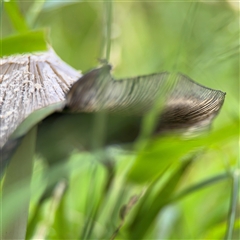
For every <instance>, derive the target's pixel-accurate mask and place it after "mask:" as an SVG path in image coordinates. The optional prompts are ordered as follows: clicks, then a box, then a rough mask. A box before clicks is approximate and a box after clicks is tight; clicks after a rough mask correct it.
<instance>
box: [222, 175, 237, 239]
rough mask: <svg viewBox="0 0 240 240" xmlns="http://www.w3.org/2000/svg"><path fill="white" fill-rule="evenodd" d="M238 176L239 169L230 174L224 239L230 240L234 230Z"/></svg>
mask: <svg viewBox="0 0 240 240" xmlns="http://www.w3.org/2000/svg"><path fill="white" fill-rule="evenodd" d="M239 176H240V171H239V170H238V171H237V170H236V171H235V172H234V173H233V175H232V193H231V201H230V209H229V218H228V225H227V232H226V236H225V238H224V239H225V240H231V239H232V235H233V231H234V224H235V219H236V213H237V206H238V194H239Z"/></svg>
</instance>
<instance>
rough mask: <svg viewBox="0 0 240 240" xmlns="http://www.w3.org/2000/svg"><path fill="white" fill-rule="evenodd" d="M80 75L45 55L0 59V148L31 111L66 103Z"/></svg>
mask: <svg viewBox="0 0 240 240" xmlns="http://www.w3.org/2000/svg"><path fill="white" fill-rule="evenodd" d="M80 77H81V73H80V72H78V71H76V70H75V69H74V68H72V67H70V66H69V65H67V64H66V63H65V62H63V61H62V60H61V59H60V58H59V57H58V56H57V55H56V53H55V52H54V51H53V50H52V49H50V50H49V51H47V52H40V53H35V54H33V53H31V54H23V55H15V56H9V57H4V58H1V59H0V147H2V146H3V145H4V144H5V143H6V141H7V139H8V137H9V136H10V135H11V134H12V133H13V132H14V130H15V129H16V128H17V126H18V125H19V124H20V123H21V122H22V121H23V120H24V119H25V118H27V117H28V116H29V114H31V113H32V112H33V111H35V110H37V109H40V108H43V107H45V106H48V105H50V104H53V103H57V102H61V101H64V100H65V95H66V93H67V92H68V90H69V88H70V87H71V86H72V84H73V83H74V82H75V81H76V80H78V79H79V78H80Z"/></svg>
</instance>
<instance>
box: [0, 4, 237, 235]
mask: <svg viewBox="0 0 240 240" xmlns="http://www.w3.org/2000/svg"><path fill="white" fill-rule="evenodd" d="M18 4H19V6H20V12H21V14H22V16H23V18H24V19H25V20H24V21H26V23H27V25H28V26H30V27H31V29H32V30H34V29H38V28H47V29H48V31H49V36H48V39H49V41H50V44H51V45H52V46H53V48H54V50H55V51H56V52H57V53H58V54H59V55H60V57H61V58H62V59H63V60H65V61H66V62H67V63H69V64H70V65H72V66H73V67H75V68H76V69H80V70H82V71H83V72H84V71H86V70H88V69H90V68H93V67H95V66H96V65H97V64H98V58H104V57H105V56H104V52H105V51H104V49H103V47H104V45H105V42H104V41H105V37H104V34H105V33H106V25H105V24H106V23H105V18H106V14H107V12H106V11H105V8H104V3H103V2H102V1H99V2H91V1H84V2H83V1H74V2H72V1H67V2H66V1H56V2H55V1H50V0H49V1H45V2H38V1H37V0H36V1H32V2H24V1H20V2H18ZM14 16H15V15H13V14H9V11H7V9H3V12H2V22H3V24H2V37H8V36H9V35H12V34H14V33H16V31H19V32H22V31H21V28H22V30H24V28H25V27H24V26H25V25H24V26H23V25H22V27H21V26H20V25H18V26H16V25H15V24H13V25H12V23H14V22H17V19H18V17H19V15H16V18H15V17H14ZM112 16H113V18H112V37H111V41H112V48H111V55H110V62H111V63H112V64H113V66H114V75H115V76H116V78H118V77H119V78H120V77H130V76H135V75H142V74H149V73H153V72H161V71H165V70H168V71H174V72H175V71H177V72H182V73H184V74H185V75H188V76H189V77H191V78H192V79H194V80H195V81H197V82H199V83H201V84H203V85H205V86H208V87H211V88H214V89H220V90H222V91H224V92H226V93H227V95H226V100H225V103H224V105H223V108H222V110H221V112H220V114H219V116H218V117H217V118H216V120H215V121H214V124H213V127H212V131H211V133H210V134H206V135H204V136H203V137H201V138H196V139H191V140H189V139H188V140H186V139H185V138H179V137H178V138H177V137H169V138H161V137H158V138H154V139H152V140H149V141H147V142H146V143H143V144H142V143H138V144H137V145H136V147H135V149H136V151H134V152H133V151H122V150H120V149H119V148H118V146H114V147H110V148H108V149H107V150H106V151H105V150H102V151H98V152H96V153H91V154H90V153H85V152H84V153H79V152H78V151H77V150H76V151H75V152H73V154H72V156H71V158H70V159H69V160H68V161H66V162H65V163H64V164H59V166H58V167H56V168H55V169H54V170H53V171H52V172H51V173H50V174H49V175H50V180H49V181H54V178H55V177H56V176H57V175H59V174H61V173H62V172H65V171H66V170H67V171H68V172H69V178H70V180H69V183H68V188H67V191H66V193H65V195H64V194H63V192H64V191H65V190H66V187H67V184H66V180H65V179H63V180H62V181H61V182H59V184H58V186H57V188H56V189H55V192H54V194H53V195H52V197H51V198H50V199H49V200H47V201H46V202H44V204H43V205H41V208H40V209H38V208H39V207H38V205H37V203H38V201H39V198H40V195H41V193H42V192H43V190H44V186H46V178H45V175H44V174H45V173H44V171H45V170H46V168H47V166H46V163H45V162H44V161H43V159H41V158H40V157H39V156H36V163H35V167H34V175H33V182H32V186H33V188H32V191H33V194H32V202H31V207H30V217H29V227H28V236H29V238H31V239H43V238H45V239H79V238H80V239H103V238H104V239H111V236H112V239H113V236H115V235H116V239H222V238H224V237H225V239H237V236H238V234H239V229H240V228H239V207H240V206H239V204H238V206H237V209H238V212H236V210H235V209H233V210H232V211H231V207H230V206H232V207H234V206H236V205H237V204H236V203H234V199H236V195H238V194H239V193H238V190H239V189H238V188H237V187H236V186H235V185H236V181H237V180H236V179H238V178H239V169H238V167H239V150H238V149H239V145H238V138H239V92H240V91H239V90H240V89H239V9H236V8H234V7H233V5H231V4H229V3H228V2H227V1H215V2H206V1H205V2H204V1H185V2H182V1H179V2H177V1H167V2H154V1H153V2H151V1H150V2H147V1H146V2H138V1H130V2H119V1H116V2H113V13H112ZM9 17H11V19H13V20H10V18H9ZM14 19H15V21H14ZM19 28H20V29H19ZM21 41H23V40H20V42H21ZM6 46H7V47H6V48H9V49H10V48H11V47H10V46H9V45H6ZM18 46H20V43H19V45H17V44H16V46H14V47H15V48H16V52H18V49H17V48H18ZM9 49H6V50H4V51H6V52H10V50H9ZM93 127H94V126H93ZM116 127H117V126H116ZM88 131H89V134H90V132H91V129H86V132H88ZM46 137H47V136H46ZM96 137H97V136H96ZM237 169H238V170H237ZM233 173H234V174H233ZM234 184H235V185H234ZM234 186H235V187H234ZM133 196H135V198H134V199H133V198H132V197H133ZM131 198H132V199H133V200H131V201H130V199H131ZM12 199H14V194H13V196H12ZM11 204H12V203H11ZM13 205H14V204H13ZM124 205H125V207H124ZM36 212H37V215H36V214H35V213H36ZM234 214H235V215H236V217H237V219H238V220H237V221H236V222H235V223H234V222H233V221H232V220H231V218H229V217H228V216H229V215H230V216H232V217H233V216H234ZM119 215H120V216H119ZM227 229H228V231H227ZM229 229H230V230H229ZM232 229H234V230H233V234H232V236H231V233H232V231H231V230H232ZM118 230H119V231H118ZM117 232H118V234H117ZM226 232H227V233H226Z"/></svg>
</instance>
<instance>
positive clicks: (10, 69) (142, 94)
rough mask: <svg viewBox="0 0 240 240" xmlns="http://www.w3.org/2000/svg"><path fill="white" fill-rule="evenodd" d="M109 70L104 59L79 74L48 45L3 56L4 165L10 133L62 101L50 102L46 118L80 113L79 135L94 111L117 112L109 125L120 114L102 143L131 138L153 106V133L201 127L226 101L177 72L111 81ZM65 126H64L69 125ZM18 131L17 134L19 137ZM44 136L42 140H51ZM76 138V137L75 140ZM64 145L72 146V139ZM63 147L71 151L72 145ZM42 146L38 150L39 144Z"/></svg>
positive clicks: (1, 138) (12, 139)
mask: <svg viewBox="0 0 240 240" xmlns="http://www.w3.org/2000/svg"><path fill="white" fill-rule="evenodd" d="M110 70H111V66H110V65H108V64H105V65H103V66H102V67H100V68H96V69H93V70H91V71H89V72H88V73H86V74H85V75H83V76H82V75H81V74H80V73H79V72H78V71H76V70H75V69H73V68H72V67H70V66H68V65H67V64H66V63H64V62H63V61H62V60H61V59H59V57H58V56H57V55H56V54H55V53H54V51H53V50H52V49H50V50H49V51H48V52H43V53H38V54H27V55H18V56H10V57H6V58H3V59H2V60H1V73H2V75H1V82H0V83H1V85H0V87H1V88H0V89H1V95H0V117H1V126H0V133H1V135H0V147H1V151H2V159H1V162H2V163H3V164H2V168H4V166H5V163H6V162H7V160H8V159H9V158H10V156H11V153H12V152H13V151H14V149H15V148H16V146H17V144H18V142H19V141H16V139H17V138H16V137H15V136H16V134H15V135H14V131H15V130H16V129H17V127H18V126H19V125H20V124H21V123H22V122H24V121H26V120H27V119H28V118H29V116H30V115H33V114H34V113H35V112H37V111H38V110H39V109H40V110H41V109H46V108H49V106H51V105H52V104H54V103H62V105H61V106H60V107H56V108H55V107H53V110H52V111H50V112H48V113H47V114H45V115H44V117H45V116H47V115H50V114H51V113H52V112H54V111H56V110H59V111H62V110H63V109H64V110H68V112H70V113H73V112H78V113H79V114H80V117H79V118H78V119H77V121H79V122H78V125H77V127H76V128H79V129H78V134H77V135H79V132H80V131H81V129H83V130H84V129H85V128H86V127H85V126H84V125H85V123H86V122H88V124H89V122H90V121H89V118H91V116H92V115H93V114H95V113H98V112H101V111H104V112H105V113H108V114H109V116H117V117H115V118H110V120H109V121H110V124H109V126H108V127H109V128H111V123H112V119H115V120H116V118H117V119H118V121H119V119H122V120H121V121H119V125H118V126H117V128H118V130H119V131H116V133H115V135H112V134H111V138H110V139H107V140H106V144H111V143H113V142H120V143H121V142H128V141H130V142H131V141H133V140H134V139H135V138H136V137H137V135H138V134H139V129H140V123H141V119H142V117H143V116H144V115H146V114H148V113H150V112H151V111H152V109H155V110H156V113H157V114H156V118H157V121H156V126H155V128H154V131H153V132H154V133H156V134H157V133H164V132H172V131H174V132H176V131H177V132H181V133H184V134H189V133H192V132H198V131H201V130H202V129H205V128H207V127H209V126H210V124H211V122H212V120H213V118H214V117H215V116H216V115H217V113H218V112H219V110H220V108H221V106H222V104H223V102H224V98H225V93H223V92H221V91H218V90H214V89H210V88H207V87H204V86H202V85H200V84H198V83H195V82H194V81H193V80H191V79H189V78H188V77H187V76H185V75H183V74H180V73H179V74H176V75H174V74H173V75H172V74H170V73H168V72H163V73H156V74H151V75H146V76H138V77H133V78H127V79H122V80H115V79H114V78H113V77H112V75H111V73H110ZM77 79H79V80H78V81H77ZM64 112H66V111H64ZM85 113H86V114H87V113H88V114H87V120H86V119H85V118H84V117H85V116H86V114H85ZM84 114H85V115H84ZM89 114H90V115H89ZM91 114H92V115H91ZM125 116H127V118H128V121H129V119H131V121H129V122H130V124H128V123H126V121H125ZM122 117H123V118H122ZM39 120H42V118H40V119H39ZM133 120H134V121H133ZM135 120H136V121H135ZM81 121H83V122H81ZM84 121H85V122H84ZM46 122H47V121H46ZM36 123H37V122H36ZM120 125H121V126H120ZM46 126H47V124H46ZM115 126H116V125H115ZM88 127H90V126H88ZM47 128H48V126H47ZM51 128H54V126H51ZM64 128H66V129H68V128H67V126H64ZM73 128H74V127H73ZM112 128H113V127H112ZM45 129H46V128H45ZM48 129H49V128H48ZM48 129H47V133H46V130H45V132H44V131H43V132H44V134H49V136H50V132H49V130H48ZM130 129H131V130H130ZM40 130H41V128H40ZM72 130H73V129H72ZM129 130H130V131H129ZM15 132H16V131H15ZM73 132H75V130H73ZM65 134H68V132H65ZM106 134H107V133H106ZM22 135H23V134H20V135H19V134H18V135H17V137H18V138H19V137H21V136H22ZM40 135H41V131H40ZM73 135H74V134H73ZM80 135H81V133H80ZM125 135H128V136H127V137H126V136H125ZM43 138H44V140H43V141H44V142H45V141H47V140H46V139H48V138H49V139H50V137H47V138H46V137H43ZM59 140H60V139H59ZM76 140H79V138H76V139H75V140H74V142H76ZM55 141H56V143H55ZM61 141H62V140H61ZM40 142H41V141H40ZM57 142H58V139H57V138H56V137H55V138H54V141H51V142H50V143H49V144H51V145H52V144H53V145H54V144H55V145H57ZM82 144H83V145H84V143H82ZM66 145H71V141H69V142H67V143H66ZM64 148H65V144H64ZM64 148H62V149H60V148H59V147H58V149H57V151H61V150H62V151H63V150H64ZM66 149H67V151H70V150H69V149H70V148H68V147H67V148H66ZM40 150H41V151H42V149H41V148H40ZM49 151H50V150H49V149H47V151H45V153H47V155H48V154H49ZM52 151H53V149H52ZM43 152H44V151H43ZM1 170H2V169H1Z"/></svg>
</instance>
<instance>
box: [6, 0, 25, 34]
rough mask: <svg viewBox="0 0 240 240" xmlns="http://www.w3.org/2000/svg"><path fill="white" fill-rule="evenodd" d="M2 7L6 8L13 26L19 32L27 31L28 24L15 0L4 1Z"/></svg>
mask: <svg viewBox="0 0 240 240" xmlns="http://www.w3.org/2000/svg"><path fill="white" fill-rule="evenodd" d="M4 9H5V10H6V12H7V14H8V16H9V18H10V20H11V22H12V25H13V27H14V28H15V29H16V30H17V31H18V32H20V33H24V32H27V31H29V28H28V25H27V23H26V21H25V19H24V16H23V15H22V13H21V12H20V9H19V6H18V3H17V1H16V0H9V1H4Z"/></svg>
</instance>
